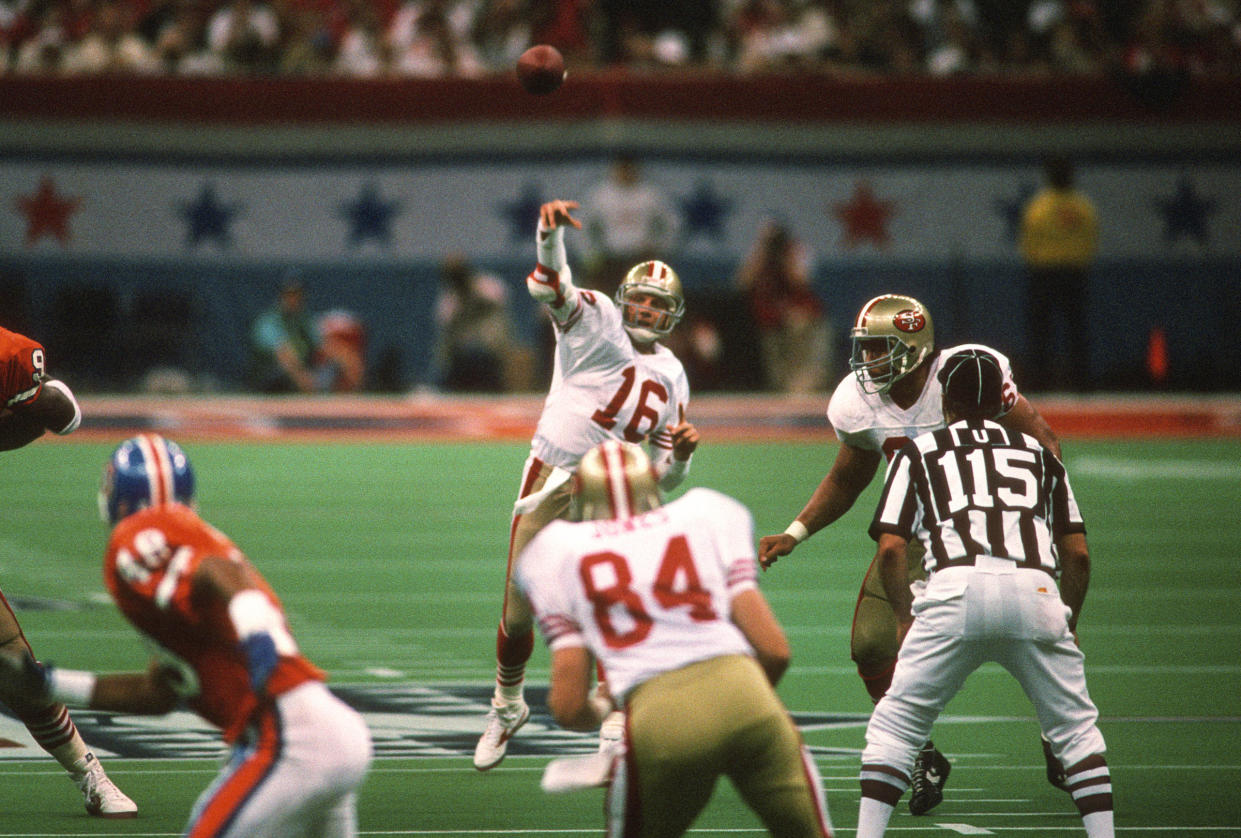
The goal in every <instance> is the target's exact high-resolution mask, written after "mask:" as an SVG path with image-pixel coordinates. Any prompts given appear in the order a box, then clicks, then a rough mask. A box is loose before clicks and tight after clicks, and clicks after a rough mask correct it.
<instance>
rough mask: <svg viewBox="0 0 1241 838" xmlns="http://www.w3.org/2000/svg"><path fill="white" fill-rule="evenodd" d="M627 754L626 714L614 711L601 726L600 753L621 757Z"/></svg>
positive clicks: (621, 711)
mask: <svg viewBox="0 0 1241 838" xmlns="http://www.w3.org/2000/svg"><path fill="white" fill-rule="evenodd" d="M624 752H625V713H624V711H623V710H613V711H612V712H611V713H608V716H607V718H606V719H604V720H603V724H601V725H600V726H599V753H601V754H608V755H610V756H619V755H621V754H623V753H624Z"/></svg>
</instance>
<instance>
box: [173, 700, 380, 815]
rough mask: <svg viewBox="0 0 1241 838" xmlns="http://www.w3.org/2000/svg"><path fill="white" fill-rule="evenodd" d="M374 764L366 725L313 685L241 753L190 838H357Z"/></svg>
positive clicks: (280, 703)
mask: <svg viewBox="0 0 1241 838" xmlns="http://www.w3.org/2000/svg"><path fill="white" fill-rule="evenodd" d="M370 762H371V737H370V732H369V731H368V730H367V727H366V723H365V722H364V721H363V720H362V717H361V716H360V715H359V714H358V713H357V712H356V711H355V710H354V709H353V708H351V707H349V706H348V705H347V704H345V703H344V702H343V701H341V700H340V699H338V698H336V696H334V695H332V693H331V692H330V691H329V690H328V688H327V687H326V686H325V685H324V684H323V683H321V682H319V681H309V682H307V683H305V684H302V685H301V686H298V687H296V688H294V689H292V690H290V691H289V692H287V693H285V694H283V695H281V696H279V697H277V698H276V700H275V702H274V707H273V708H272V710H271V711H270V712H267V713H265V714H263V715H262V717H261V718H260V719H259V720H258V721H257V722H255V723H254V724H252V725H251V727H250V729H248V730H247V733H246V735H245V737H243V741H239V742H238V743H237V744H236V745H235V746H234V748H233V751H232V753H231V755H230V757H229V759H228V762H227V764H226V765H225V767H224V770H223V771H221V772H220V775H219V776H218V777H217V778H216V780H215V782H213V783H212V784H211V786H210V787H209V788H208V789H207V790H206V791H205V792H203V793H202V795H201V796H200V797H199V798H198V802H197V803H195V804H194V809H193V811H192V812H191V814H190V822H189V826H188V827H187V828H186V832H185V835H186V838H294V836H306V838H353V836H355V835H357V831H358V826H357V797H356V792H357V788H358V786H360V785H361V784H362V780H363V778H364V777H365V776H366V771H367V769H368V768H369V767H370Z"/></svg>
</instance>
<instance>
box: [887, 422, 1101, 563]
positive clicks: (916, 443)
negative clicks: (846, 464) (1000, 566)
mask: <svg viewBox="0 0 1241 838" xmlns="http://www.w3.org/2000/svg"><path fill="white" fill-rule="evenodd" d="M1085 531H1086V527H1085V524H1084V523H1083V522H1082V516H1081V513H1080V512H1079V511H1078V508H1077V501H1076V500H1075V499H1074V497H1073V490H1072V488H1070V486H1069V479H1068V475H1067V474H1066V473H1065V470H1064V464H1063V463H1061V462H1060V460H1059V459H1057V458H1056V456H1055V455H1054V454H1052V453H1051V452H1050V451H1048V450H1047V449H1046V448H1044V447H1043V446H1041V445H1040V444H1039V443H1038V441H1037V440H1035V439H1034V437H1032V436H1030V435H1028V434H1022V433H1016V432H1013V431H1009V430H1007V429H1006V428H1003V427H1001V426H1000V425H998V424H996V423H995V422H990V421H988V422H982V423H966V422H963V421H962V422H956V423H954V424H952V425H950V426H949V427H947V428H943V429H941V430H938V431H931V432H929V433H924V434H921V435H920V436H918V437H917V438H916V439H914V440H913V441H912V442H910V443H908V444H906V445H905V446H904V447H903V448H902V449H901V450H900V451H899V452H898V453H897V455H896V456H895V457H894V458H893V459H892V462H891V463H890V464H889V465H888V472H887V477H886V478H885V479H884V485H883V495H882V496H881V497H880V500H879V509H878V511H877V512H876V513H875V519H874V521H873V522H872V523H871V525H870V536H871V538H874V539H878V538H879V536H880V534H882V533H892V534H894V535H899V536H901V537H902V538H904V539H906V540H908V541H913V540H914V539H915V538H916V539H918V540H919V541H921V542H922V543H923V545H924V546H925V547H926V558H925V559H923V562H924V563H925V565H926V569H927V572H928V573H929V572H934V571H936V570H942V569H943V568H945V567H952V566H955V565H972V564H973V563H974V559H975V557H977V556H996V557H999V558H1006V559H1012V560H1013V561H1014V562H1016V563H1017V564H1018V565H1020V566H1022V567H1032V568H1038V569H1041V570H1045V571H1047V572H1048V573H1050V574H1051V575H1052V576H1054V577H1057V578H1058V576H1059V571H1060V567H1059V561H1058V557H1057V552H1056V541H1057V539H1059V538H1060V537H1061V536H1062V535H1065V534H1066V533H1074V532H1082V533H1084V532H1085Z"/></svg>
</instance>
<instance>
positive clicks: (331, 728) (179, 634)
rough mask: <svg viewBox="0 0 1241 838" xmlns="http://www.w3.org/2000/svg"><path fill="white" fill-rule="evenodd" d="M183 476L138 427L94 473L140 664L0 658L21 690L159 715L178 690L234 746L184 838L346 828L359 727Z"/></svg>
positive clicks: (367, 748)
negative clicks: (138, 635)
mask: <svg viewBox="0 0 1241 838" xmlns="http://www.w3.org/2000/svg"><path fill="white" fill-rule="evenodd" d="M193 500H194V472H193V468H192V467H191V465H190V461H189V459H188V458H187V457H186V455H185V453H184V452H183V451H182V450H181V448H180V446H178V445H177V444H176V443H174V442H170V441H169V440H167V439H164V438H163V437H161V436H157V435H155V434H141V435H139V436H136V437H134V438H132V439H128V440H126V441H125V442H123V443H121V444H120V446H118V447H117V449H116V450H115V451H114V452H113V454H112V457H111V459H109V461H108V463H107V466H106V468H105V470H104V477H103V485H102V487H101V489H100V493H99V508H100V513H101V514H102V515H103V517H104V518H105V520H107V521H109V522H111V523H113V524H114V525H115V527H114V528H113V531H112V536H111V538H110V539H109V541H108V547H107V553H106V554H105V556H104V581H105V582H106V583H107V586H108V590H109V591H110V592H111V594H112V598H113V599H114V600H115V602H116V604H117V607H118V608H120V610H121V613H123V614H124V615H125V617H126V618H127V619H128V620H129V621H130V622H131V623H132V624H133V625H134V626H135V627H136V628H137V629H138V630H139V631H141V632H142V633H143V634H144V635H145V636H146V637H147V638H149V639H150V640H151V641H153V647H154V652H155V655H154V658H153V660H152V662H151V665H150V666H149V667H148V669H147V670H146V671H145V672H133V673H116V674H107V675H96V674H94V673H92V672H88V671H77V670H68V669H61V668H58V667H52V666H46V667H45V666H40V665H39V664H37V663H35V662H34V660H33V659H32V658H30V657H29V655H26V656H25V657H24V658H23V659H19V660H14V659H13V658H12V657H5V658H2V659H0V661H3V663H4V664H5V669H6V670H7V671H8V673H9V675H10V679H12V678H13V677H14V676H16V680H17V681H18V682H19V683H21V684H22V685H23V689H24V691H25V692H26V693H27V694H28V695H32V696H47V697H51V698H53V699H55V700H57V701H63V702H67V703H72V704H78V705H82V706H87V707H91V708H93V709H98V710H110V711H113V712H119V713H134V714H142V715H159V714H163V713H167V712H169V711H170V710H172V709H173V708H174V707H175V706H176V705H177V703H178V702H179V701H180V700H182V699H184V700H185V701H186V702H187V703H188V705H189V707H191V708H192V709H193V710H195V711H196V712H197V713H198V714H199V715H201V716H202V717H203V718H204V719H206V720H207V721H209V722H211V723H212V724H214V725H216V726H217V727H219V728H220V729H221V730H222V731H223V735H224V740H225V741H226V742H228V743H229V744H230V745H231V746H232V755H231V758H230V759H229V760H228V763H227V764H226V765H225V767H224V769H223V770H222V771H221V773H220V775H219V776H218V777H217V778H216V780H215V782H213V783H212V784H211V786H210V787H209V788H208V789H207V790H206V791H204V792H203V793H202V795H201V796H200V797H199V799H198V801H197V802H196V803H195V805H194V808H193V811H192V812H191V814H190V819H189V825H188V826H187V828H186V831H185V835H186V836H187V838H208V837H209V836H210V838H242V837H243V836H245V838H251V836H275V835H305V836H315V837H316V838H350V837H351V836H354V835H356V834H357V813H356V789H357V787H358V786H359V785H360V784H361V782H362V779H363V777H364V776H365V774H366V770H367V768H368V767H369V765H370V759H371V741H370V734H369V732H368V731H367V728H366V724H365V723H364V722H363V720H362V718H361V716H359V715H358V714H357V713H356V712H355V711H354V710H353V709H351V708H350V707H349V706H347V705H346V704H344V703H343V702H341V701H340V700H339V699H337V698H336V697H335V696H333V695H332V694H331V693H330V692H329V691H328V689H327V687H326V686H325V685H324V683H323V681H324V675H323V673H322V672H321V671H320V670H319V669H318V668H316V667H315V666H314V664H312V663H311V662H310V661H308V660H307V659H306V658H305V657H303V656H302V654H301V653H300V652H299V651H298V648H297V643H296V642H295V641H294V639H293V637H292V635H291V634H290V633H289V629H288V626H287V625H286V623H285V618H284V613H283V611H282V609H281V605H280V600H279V599H278V598H277V597H276V595H275V593H273V591H272V589H271V588H270V587H269V586H268V584H267V583H266V581H264V579H263V578H262V577H261V576H260V575H259V573H258V571H256V570H255V569H254V567H253V566H252V565H251V564H250V563H249V562H248V561H247V560H246V557H245V556H244V555H243V554H242V552H241V550H239V549H238V548H237V546H236V545H235V544H233V542H232V541H230V540H229V539H228V537H227V536H225V535H224V534H223V533H221V532H220V531H218V530H216V529H215V528H213V527H212V526H211V525H209V524H207V523H206V522H205V521H203V519H202V518H200V517H198V515H197V514H196V513H195V512H194V510H193V509H192V508H191V506H190V504H192V503H193Z"/></svg>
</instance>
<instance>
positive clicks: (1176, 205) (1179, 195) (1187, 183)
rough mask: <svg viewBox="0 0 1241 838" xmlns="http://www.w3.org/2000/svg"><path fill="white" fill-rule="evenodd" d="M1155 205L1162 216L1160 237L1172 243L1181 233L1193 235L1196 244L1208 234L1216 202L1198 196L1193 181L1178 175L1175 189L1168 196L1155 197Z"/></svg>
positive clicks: (1204, 241) (1207, 239) (1202, 241)
mask: <svg viewBox="0 0 1241 838" xmlns="http://www.w3.org/2000/svg"><path fill="white" fill-rule="evenodd" d="M1155 206H1156V208H1157V209H1158V210H1159V213H1160V215H1162V216H1163V240H1164V241H1165V242H1167V243H1168V244H1172V243H1174V242H1175V241H1176V240H1177V239H1179V238H1180V237H1181V236H1193V238H1194V239H1196V240H1197V242H1198V243H1199V244H1206V243H1207V242H1208V241H1209V240H1210V238H1211V235H1210V232H1209V231H1208V230H1207V220H1208V217H1209V216H1210V215H1211V213H1213V212H1215V202H1214V201H1212V200H1210V199H1208V198H1201V197H1199V196H1198V192H1197V190H1196V189H1195V188H1194V184H1193V182H1192V181H1191V180H1190V179H1189V177H1187V176H1186V175H1181V177H1180V180H1178V181H1177V184H1176V193H1175V194H1174V195H1172V196H1171V197H1164V198H1156V199H1155Z"/></svg>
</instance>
